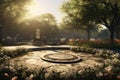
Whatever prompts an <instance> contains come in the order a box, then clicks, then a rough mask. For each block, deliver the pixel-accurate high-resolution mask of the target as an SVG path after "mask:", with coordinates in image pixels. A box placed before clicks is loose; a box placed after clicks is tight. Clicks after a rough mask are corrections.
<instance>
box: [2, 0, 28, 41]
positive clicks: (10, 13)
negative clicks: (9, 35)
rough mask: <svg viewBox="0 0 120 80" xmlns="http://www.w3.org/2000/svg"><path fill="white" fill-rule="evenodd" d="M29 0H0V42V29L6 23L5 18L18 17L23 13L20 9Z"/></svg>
mask: <svg viewBox="0 0 120 80" xmlns="http://www.w3.org/2000/svg"><path fill="white" fill-rule="evenodd" d="M28 1H29V0H0V42H1V41H2V36H3V34H2V31H3V28H4V27H5V25H6V20H7V18H8V17H9V18H10V17H11V18H18V17H21V14H23V13H22V12H21V11H20V10H21V9H23V6H24V5H25V4H26V2H28ZM11 21H12V20H11Z"/></svg>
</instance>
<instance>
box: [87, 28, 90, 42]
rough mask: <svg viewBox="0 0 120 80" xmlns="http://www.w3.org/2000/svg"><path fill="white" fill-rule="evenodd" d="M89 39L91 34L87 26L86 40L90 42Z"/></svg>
mask: <svg viewBox="0 0 120 80" xmlns="http://www.w3.org/2000/svg"><path fill="white" fill-rule="evenodd" d="M90 38H91V33H90V28H89V26H88V27H87V40H90Z"/></svg>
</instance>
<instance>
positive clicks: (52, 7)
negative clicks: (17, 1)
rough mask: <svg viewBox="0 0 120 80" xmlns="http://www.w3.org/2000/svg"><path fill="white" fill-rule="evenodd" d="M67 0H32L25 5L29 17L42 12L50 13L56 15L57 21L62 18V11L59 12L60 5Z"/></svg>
mask: <svg viewBox="0 0 120 80" xmlns="http://www.w3.org/2000/svg"><path fill="white" fill-rule="evenodd" d="M65 1H67V0H34V2H32V3H31V4H30V5H28V6H27V8H28V11H29V16H28V17H29V18H30V17H34V16H37V15H40V14H44V13H51V14H53V16H55V17H56V20H57V22H58V23H59V22H60V21H61V19H62V17H63V16H64V15H63V12H61V10H60V7H61V5H62V4H63V3H64V2H65Z"/></svg>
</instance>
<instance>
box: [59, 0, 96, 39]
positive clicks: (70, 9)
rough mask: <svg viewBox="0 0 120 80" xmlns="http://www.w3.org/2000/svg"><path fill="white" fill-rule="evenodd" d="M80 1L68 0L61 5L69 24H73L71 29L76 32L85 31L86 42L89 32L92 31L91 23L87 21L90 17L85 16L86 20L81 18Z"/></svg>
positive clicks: (89, 35) (81, 4)
mask: <svg viewBox="0 0 120 80" xmlns="http://www.w3.org/2000/svg"><path fill="white" fill-rule="evenodd" d="M83 4H84V3H83V1H82V0H70V1H68V2H65V3H64V4H63V5H62V8H61V9H62V11H63V12H65V13H66V14H67V16H69V19H70V20H71V23H72V24H73V28H75V29H76V30H77V31H79V30H86V32H87V38H88V40H89V39H90V37H91V31H92V30H93V29H94V28H93V27H94V25H93V22H92V21H91V20H90V19H89V18H90V16H86V18H84V19H83V18H82V17H83V15H82V6H83Z"/></svg>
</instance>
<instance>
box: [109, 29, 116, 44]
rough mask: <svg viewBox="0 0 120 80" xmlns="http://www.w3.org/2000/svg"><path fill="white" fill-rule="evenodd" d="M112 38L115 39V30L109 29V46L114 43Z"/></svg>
mask: <svg viewBox="0 0 120 80" xmlns="http://www.w3.org/2000/svg"><path fill="white" fill-rule="evenodd" d="M114 38H115V30H114V29H110V41H111V44H113V43H114Z"/></svg>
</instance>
